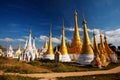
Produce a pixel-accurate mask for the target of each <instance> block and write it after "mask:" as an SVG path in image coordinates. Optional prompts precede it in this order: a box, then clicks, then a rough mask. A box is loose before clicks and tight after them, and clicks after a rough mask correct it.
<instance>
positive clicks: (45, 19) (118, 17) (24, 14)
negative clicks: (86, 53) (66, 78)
mask: <svg viewBox="0 0 120 80" xmlns="http://www.w3.org/2000/svg"><path fill="white" fill-rule="evenodd" d="M119 3H120V0H0V44H1V45H3V46H4V47H6V46H7V45H9V44H12V46H13V47H14V48H16V47H17V46H18V43H20V44H21V45H22V47H23V46H24V43H25V42H24V41H25V37H26V36H28V35H29V30H30V29H31V30H32V36H33V37H36V46H37V47H40V48H41V47H42V46H43V43H44V39H45V37H47V36H49V29H50V25H51V24H52V33H53V45H54V46H55V45H57V44H59V43H60V35H61V27H62V22H63V19H64V24H65V28H66V30H65V33H66V34H65V35H66V39H67V41H69V42H70V40H71V39H72V35H73V27H74V21H73V13H74V10H75V9H76V11H77V13H78V24H79V31H80V36H81V39H82V36H83V35H82V33H83V31H82V24H81V23H82V11H84V15H85V18H86V21H87V25H88V29H89V34H90V39H92V35H91V34H92V29H93V27H94V28H95V29H96V33H98V32H99V30H102V31H103V33H104V32H106V35H107V37H108V42H111V43H113V44H115V45H120V5H119ZM97 36H98V41H99V33H98V34H97ZM7 41H8V42H7Z"/></svg>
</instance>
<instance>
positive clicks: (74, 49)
mask: <svg viewBox="0 0 120 80" xmlns="http://www.w3.org/2000/svg"><path fill="white" fill-rule="evenodd" d="M81 48H82V43H81V41H80V36H79V30H78V19H77V12H76V10H75V11H74V34H73V38H72V43H71V46H70V47H68V53H69V54H74V53H75V54H80V52H81Z"/></svg>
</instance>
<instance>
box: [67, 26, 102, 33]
mask: <svg viewBox="0 0 120 80" xmlns="http://www.w3.org/2000/svg"><path fill="white" fill-rule="evenodd" d="M65 30H67V31H74V28H72V27H70V28H65ZM78 30H79V31H83V29H82V28H78ZM94 31H95V33H96V34H97V33H99V32H100V30H99V29H94ZM88 32H93V29H88Z"/></svg>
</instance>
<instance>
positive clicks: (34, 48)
mask: <svg viewBox="0 0 120 80" xmlns="http://www.w3.org/2000/svg"><path fill="white" fill-rule="evenodd" d="M32 55H33V56H34V58H33V59H35V58H38V52H37V48H36V46H35V38H33V54H32Z"/></svg>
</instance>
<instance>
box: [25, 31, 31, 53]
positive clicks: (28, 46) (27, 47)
mask: <svg viewBox="0 0 120 80" xmlns="http://www.w3.org/2000/svg"><path fill="white" fill-rule="evenodd" d="M31 35H32V30H30V34H29V38H28V42H27V46H26V50H28V51H31V50H32V43H31V38H32V37H31Z"/></svg>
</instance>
